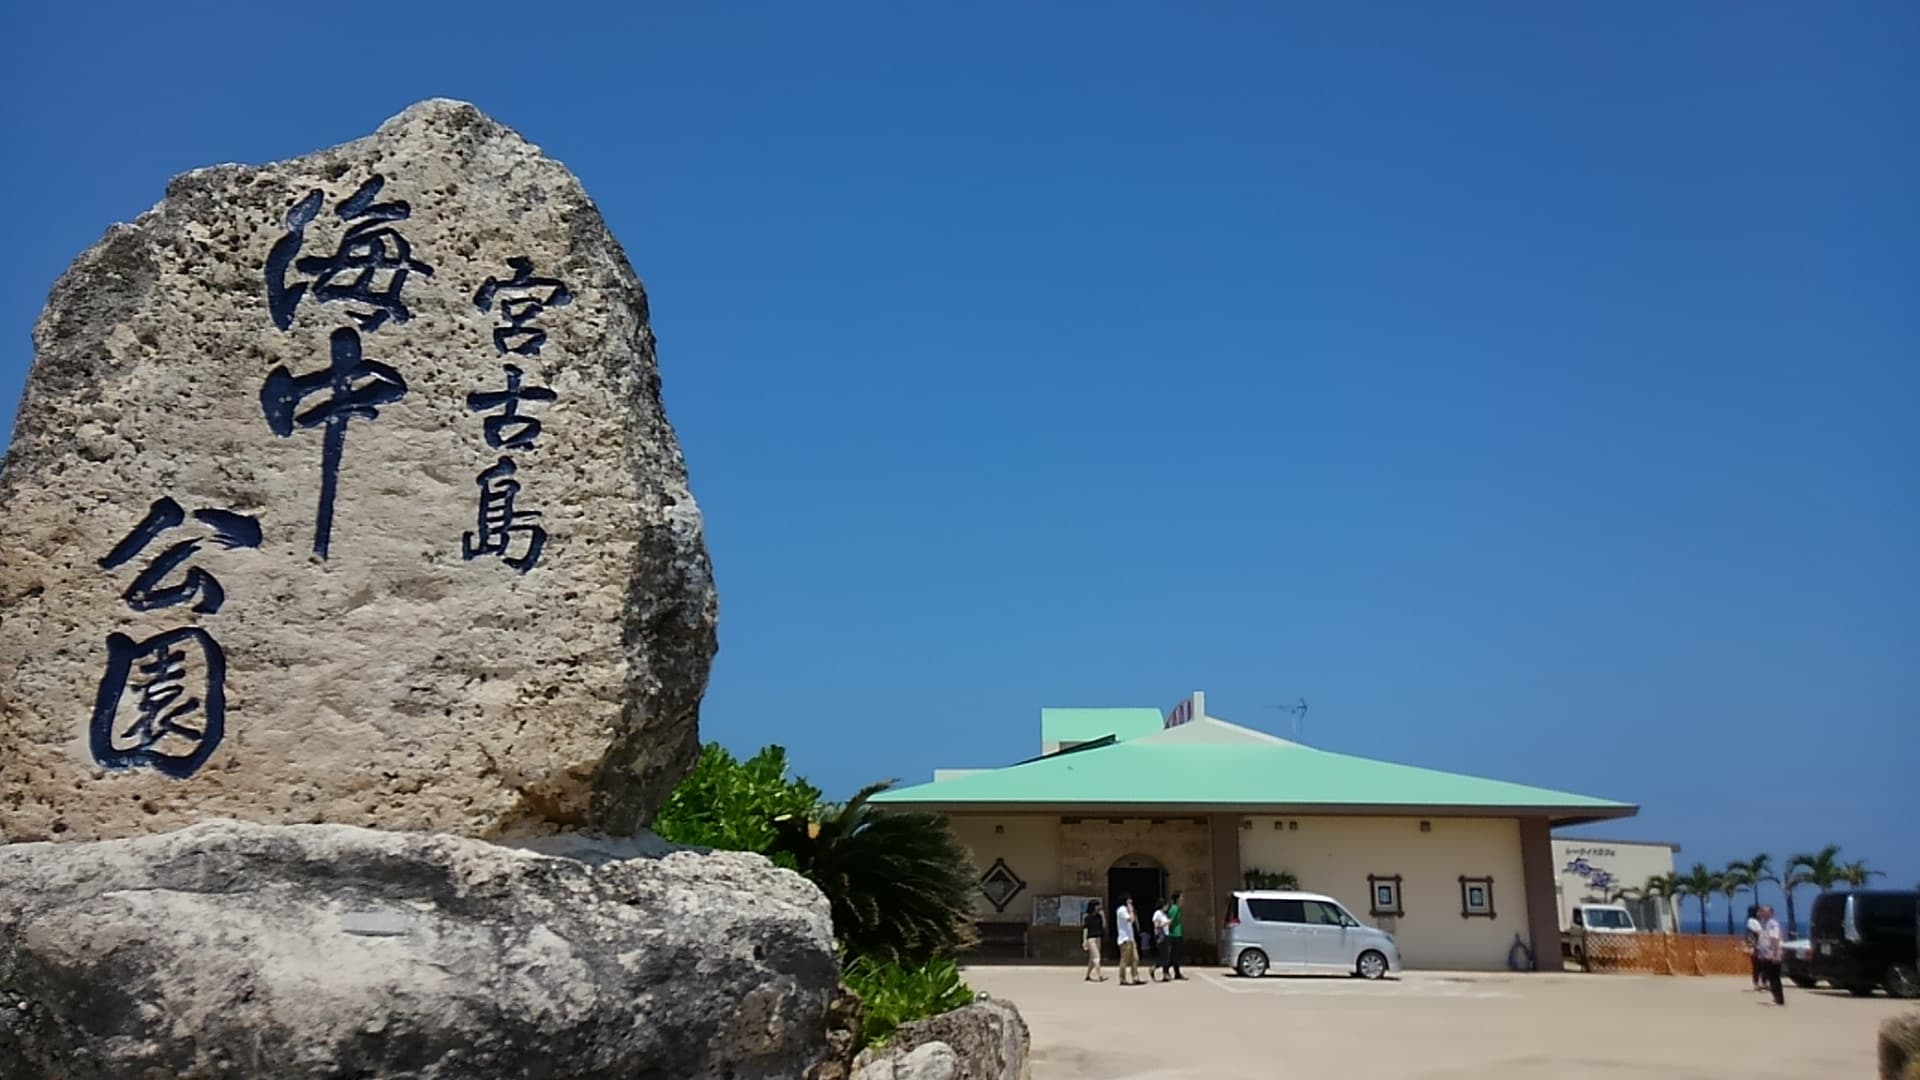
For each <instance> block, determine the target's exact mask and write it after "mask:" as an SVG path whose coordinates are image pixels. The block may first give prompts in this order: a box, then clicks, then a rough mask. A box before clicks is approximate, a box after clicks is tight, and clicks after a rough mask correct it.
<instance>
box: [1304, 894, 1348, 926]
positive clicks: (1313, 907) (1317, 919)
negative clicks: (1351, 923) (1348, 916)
mask: <svg viewBox="0 0 1920 1080" xmlns="http://www.w3.org/2000/svg"><path fill="white" fill-rule="evenodd" d="M1302 903H1303V904H1304V905H1305V907H1306V916H1307V917H1306V921H1307V922H1308V923H1309V924H1311V925H1313V926H1340V925H1342V924H1343V923H1344V922H1345V920H1343V919H1342V918H1340V912H1339V909H1337V908H1335V907H1334V906H1333V905H1332V904H1324V903H1321V902H1320V901H1318V900H1306V901H1302Z"/></svg>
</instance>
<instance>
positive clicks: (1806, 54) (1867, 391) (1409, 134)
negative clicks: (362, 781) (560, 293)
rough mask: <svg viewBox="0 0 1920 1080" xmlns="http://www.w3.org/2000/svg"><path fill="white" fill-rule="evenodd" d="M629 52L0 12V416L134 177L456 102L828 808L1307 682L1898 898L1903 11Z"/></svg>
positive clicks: (740, 714)
mask: <svg viewBox="0 0 1920 1080" xmlns="http://www.w3.org/2000/svg"><path fill="white" fill-rule="evenodd" d="M618 7H619V10H621V11H623V12H624V14H615V13H614V11H615V10H616V6H615V5H606V7H605V9H604V12H605V13H604V14H594V15H592V16H586V15H576V14H568V13H567V12H566V10H565V9H563V8H562V7H558V6H555V5H551V4H546V5H543V4H524V3H522V4H491V3H462V4H459V5H426V4H419V5H411V4H396V5H391V6H390V7H388V8H387V10H385V11H384V13H382V12H381V9H379V8H374V7H359V6H356V5H352V4H338V5H331V6H326V7H315V6H312V5H285V4H265V5H262V4H234V5H230V6H228V8H227V10H225V11H224V12H217V11H216V8H215V6H214V5H191V6H189V7H187V8H179V7H173V8H167V9H164V10H163V9H160V8H156V7H153V6H151V5H145V4H141V5H133V4H126V5H122V6H120V8H119V9H118V10H111V6H103V5H100V4H31V5H27V6H25V7H23V8H21V9H19V10H17V11H15V12H13V13H12V14H11V15H10V16H9V34H8V36H9V39H10V41H11V42H12V43H13V45H14V47H13V48H12V49H10V50H9V58H8V64H7V67H6V69H5V73H4V75H0V78H4V80H5V84H4V85H5V91H6V92H5V94H4V95H0V97H4V101H5V105H4V108H5V110H6V121H7V132H8V137H9V145H8V151H7V156H8V161H9V168H8V169H7V170H6V171H5V173H4V180H0V184H4V191H5V195H6V200H5V205H6V207H7V220H8V223H9V229H8V233H9V236H8V247H9V251H8V256H9V257H8V258H7V259H6V260H5V262H4V264H0V330H3V331H4V336H3V340H4V345H0V400H4V401H5V402H6V403H8V404H9V406H10V405H11V403H12V402H13V401H15V400H16V399H17V395H18V392H19V387H20V384H21V382H22V380H23V379H24V378H25V373H26V369H27V366H28V364H29V361H30V355H31V348H30V344H29V341H28V337H27V335H28V330H29V327H30V326H31V323H32V320H33V318H34V316H35V314H36V312H37V310H38V308H39V306H40V304H41V302H42V301H43V299H44V298H45V296H46V292H47V288H48V286H49V285H50V284H51V283H52V281H53V280H54V278H55V277H56V276H57V275H58V274H59V273H60V271H61V270H62V269H63V268H64V267H65V265H66V264H67V262H68V261H69V260H70V259H71V258H72V257H73V256H74V255H75V254H76V253H78V252H79V251H80V250H81V249H82V248H84V247H85V246H86V245H87V244H89V243H91V242H92V241H93V240H94V239H96V238H97V237H98V236H99V235H100V233H101V231H102V230H103V229H104V228H105V226H106V225H107V224H108V223H109V222H111V221H115V220H124V219H128V218H131V217H133V216H134V215H136V214H138V213H139V212H141V211H142V210H144V209H146V208H147V207H148V206H149V205H151V204H152V203H153V202H155V201H156V200H157V199H159V197H160V195H161V193H162V189H163V187H164V185H165V183H166V182H167V179H168V178H169V177H170V176H172V175H173V174H175V173H178V172H180V171H182V170H185V169H188V168H191V167H194V166H198V165H203V164H208V163H212V162H218V161H230V160H240V161H252V162H258V161H265V160H269V159H273V158H277V157H284V156H289V155H294V154H299V153H302V152H305V151H308V150H311V149H314V148H317V147H320V146H324V145H328V144H331V143H334V142H337V141H340V140H344V139H348V138H351V137H354V136H357V135H360V134H363V133H365V132H367V131H369V130H371V129H372V128H373V127H374V126H375V125H377V124H378V123H379V122H380V121H381V120H383V119H384V118H386V117H387V116H388V115H390V114H392V113H394V112H397V111H399V110H400V109H401V108H403V107H405V106H406V105H407V104H408V103H410V102H412V101H414V100H416V99H418V98H422V97H427V96H433V95H445V96H452V97H459V98H466V99H469V100H472V101H474V102H476V103H478V104H479V105H480V106H481V107H483V108H484V109H486V110H488V111H489V112H491V113H492V114H493V115H495V116H496V117H498V118H500V119H501V120H503V121H505V122H506V123H508V124H511V125H513V126H514V127H516V128H518V129H520V130H521V131H522V132H524V133H525V134H526V135H527V136H528V137H529V138H531V139H532V140H534V141H535V142H537V143H540V144H541V145H543V146H544V147H545V148H546V149H547V150H548V151H550V152H551V153H553V154H554V155H556V156H558V157H560V158H562V159H563V160H565V161H566V162H567V163H568V164H570V165H571V166H572V167H573V168H574V169H575V170H576V171H577V172H578V173H579V174H580V176H581V177H582V178H583V179H584V181H585V183H586V185H587V187H588V189H589V190H590V191H591V192H592V193H593V194H594V196H595V197H596V198H597V199H598V200H599V202H600V205H601V206H602V208H603V209H604V210H605V212H606V216H607V218H608V219H609V221H610V222H611V223H612V225H613V227H614V229H615V231H616V232H617V233H618V235H619V236H620V238H621V239H622V241H623V242H624V243H625V244H626V247H627V250H628V251H629V252H630V254H631V255H632V258H633V262H634V264H635V266H636V267H638V268H639V270H640V272H641V274H642V276H643V277H644V278H645V279H646V283H647V286H648V290H649V293H650V294H651V297H652V301H653V312H654V318H655V328H656V330H657V331H658V333H659V337H660V347H661V358H662V367H663V371H664V376H665V384H666V395H667V404H668V408H669V411H670V413H671V416H672V418H673V420H674V422H675V423H676V424H677V425H678V427H679V430H680V435H681V438H682V441H683V442H684V444H685V448H686V453H687V460H688V462H689V463H690V465H691V468H692V473H693V482H694V488H695V492H696V494H697V495H698V497H699V498H700V501H701V504H702V505H703V507H704V508H705V511H706V514H707V522H708V528H709V538H710V541H711V543H712V548H713V556H714V562H715V565H716V568H717V573H718V577H719V583H720V590H721V613H722V614H721V642H722V651H721V654H720V657H719V659H718V662H717V665H716V667H715V669H714V673H713V683H712V689H711V693H710V695H709V697H708V699H707V706H706V711H705V728H704V729H705V731H706V733H707V734H708V735H709V736H710V737H713V738H717V739H719V740H721V741H723V742H725V743H727V744H729V745H730V746H732V747H735V748H737V749H741V750H750V749H752V748H754V747H757V746H758V745H760V744H762V743H766V742H770V741H778V742H782V743H784V744H786V745H788V746H789V747H790V748H791V750H792V753H793V756H794V759H795V761H796V762H797V764H798V766H799V768H800V769H801V770H802V771H804V772H805V773H807V774H808V775H810V776H811V777H812V778H813V779H815V780H816V781H817V782H819V783H821V784H822V785H823V786H824V787H826V788H827V789H828V790H829V791H832V792H841V793H844V792H847V791H850V790H851V789H852V788H854V787H855V786H857V785H858V784H860V783H861V782H863V781H865V780H868V779H871V778H879V777H884V776H894V775H898V776H902V777H906V778H909V779H924V778H925V776H926V774H927V772H928V770H930V769H931V768H933V767H934V766H936V765H967V764H975V765H979V764H996V763H1002V762H1006V761H1010V760H1014V759H1016V758H1019V757H1022V756H1025V755H1026V754H1028V753H1030V752H1032V751H1033V750H1035V749H1036V744H1037V739H1038V731H1037V724H1038V711H1039V709H1040V707H1041V706H1043V705H1066V704H1108V705H1140V704H1146V705H1158V706H1163V707H1164V706H1166V705H1169V704H1171V703H1172V702H1173V701H1174V700H1175V699H1176V698H1177V697H1179V696H1180V695H1182V694H1184V693H1185V692H1187V691H1189V690H1191V689H1194V688H1196V687H1199V688H1203V689H1205V690H1206V691H1207V692H1208V695H1209V697H1208V700H1209V703H1210V705H1211V706H1212V708H1211V710H1210V711H1212V712H1213V713H1214V714H1215V715H1219V716H1222V717H1225V718H1228V719H1232V720H1236V721H1241V722H1248V723H1252V724H1254V725H1256V726H1263V727H1268V728H1271V729H1275V730H1281V731H1284V730H1285V724H1286V720H1285V718H1284V717H1283V716H1282V715H1281V714H1280V713H1278V712H1275V711H1271V710H1268V709H1266V708H1265V706H1268V705H1270V704H1277V703H1281V702H1291V701H1293V700H1295V699H1297V698H1300V697H1305V698H1306V699H1307V700H1308V701H1309V702H1310V703H1311V712H1310V714H1309V717H1308V724H1307V730H1306V731H1305V733H1304V734H1305V738H1306V739H1307V741H1309V742H1313V743H1315V744H1318V745H1321V746H1324V747H1327V748H1330V749H1334V750H1340V751H1346V752H1352V753H1359V754H1366V755H1372V756H1378V757H1383V758H1389V759H1394V760H1401V761H1408V762H1413V763H1417V764H1422V765H1429V766H1435V767H1439V768H1446V769H1455V770H1461V771H1465V772H1471V773H1476V774H1482V775H1490V776H1497V777H1503V778H1509V779H1513V780H1519V781H1524V782H1528V783H1536V784H1542V785H1546V786H1553V787H1562V788H1567V789H1572V790H1576V791H1582V792H1589V793H1592V794H1596V795H1602V796H1607V797H1612V798H1618V799H1624V800H1631V801H1634V802H1638V803H1641V804H1643V805H1644V807H1645V810H1644V812H1643V814H1642V815H1641V816H1640V817H1639V818H1638V819H1635V820H1633V821H1630V822H1627V823H1625V824H1620V825H1616V826H1611V827H1609V828H1608V829H1607V830H1605V831H1607V832H1610V833H1616V834H1626V835H1629V836H1639V837H1650V838H1660V839H1672V840H1677V841H1680V842H1682V843H1683V844H1684V845H1685V846H1686V850H1685V852H1683V854H1682V856H1681V858H1682V861H1683V862H1686V861H1691V860H1692V859H1694V858H1696V857H1697V858H1701V859H1705V860H1707V861H1709V862H1713V863H1720V862H1724V861H1725V860H1727V859H1729V858H1733V857H1740V856H1745V855H1748V854H1751V853H1752V852H1755V851H1760V850H1768V851H1772V852H1775V853H1778V854H1785V853H1786V852H1787V851H1789V850H1791V849H1796V848H1806V847H1814V846H1818V845H1820V844H1822V843H1825V842H1829V841H1832V842H1837V843H1840V844H1843V845H1844V846H1845V848H1846V854H1847V855H1850V856H1861V857H1866V858H1868V859H1869V860H1871V861H1873V862H1874V863H1875V864H1877V865H1880V866H1883V867H1884V868H1886V869H1888V870H1890V871H1893V872H1894V875H1895V877H1896V878H1898V879H1900V880H1901V881H1903V882H1912V881H1914V880H1915V879H1920V842H1916V840H1915V838H1914V834H1913V831H1912V822H1913V820H1914V817H1915V814H1916V809H1915V807H1916V803H1915V790H1916V786H1920V785H1916V780H1915V777H1916V768H1917V767H1920V484H1916V482H1915V475H1916V471H1917V470H1920V209H1917V208H1920V123H1915V108H1916V105H1920V66H1916V64H1915V63H1914V60H1913V58H1914V56H1915V55H1916V54H1920V7H1916V6H1915V5H1913V4H1911V3H1903V2H1902V3H1864V2H1862V3H1847V4H1840V5H1815V4H1805V3H1800V4H1778V3H1748V2H1740V3H1705V2H1702V3H1687V4H1650V3H1649V4H1629V5H1618V4H1597V3H1596V4H1585V5H1552V4H1550V5H1542V4H1538V3H1503V4H1444V5H1442V4H1428V3H1413V4H1399V5H1389V4H1364V5H1353V4H1327V5H1321V6H1316V7H1299V6H1287V5H1278V4H1246V5H1240V6H1235V5H1227V4H1215V5H1202V6H1201V9H1200V10H1199V11H1184V12H1176V8H1175V7H1174V6H1170V5H1165V4H1142V3H1134V4H1126V3H1122V4H1111V3H1103V4H1087V5H1071V4H1041V5H1036V4H1013V5H993V4H989V5H974V6H971V7H967V8H964V9H962V8H956V7H952V6H950V5H948V6H940V5H901V4H878V3H874V4H813V5H793V4H767V5H755V4H680V5H658V4H655V5H620V6H618ZM5 411H6V412H7V413H9V414H10V413H11V411H12V410H11V407H9V408H7V409H6V410H5Z"/></svg>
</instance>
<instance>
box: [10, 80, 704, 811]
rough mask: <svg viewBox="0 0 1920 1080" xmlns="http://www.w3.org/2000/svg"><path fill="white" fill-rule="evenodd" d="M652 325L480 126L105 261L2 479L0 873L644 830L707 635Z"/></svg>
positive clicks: (399, 132) (465, 117)
mask: <svg viewBox="0 0 1920 1080" xmlns="http://www.w3.org/2000/svg"><path fill="white" fill-rule="evenodd" d="M646 320H647V312H646V303H645V298H644V295H643V294H642V292H641V290H640V285H639V282H638V280H637V279H636V278H635V277H634V274H633V271H632V269H631V268H630V267H629V266H628V264H627V262H626V259H625V256H624V255H623V254H622V252H621V251H620V249H619V246H618V245H617V244H616V243H615V242H614V240H613V239H612V237H611V236H610V235H609V234H608V233H607V231H606V229H605V226H604V225H603V224H602V222H601V220H600V216H599V214H598V212H597V211H596V210H595V208H594V206H593V204H592V202H591V201H590V200H589V199H588V198H587V197H586V195H585V193H584V192H583V191H582V189H581V188H580V186H579V183H578V182H577V181H576V180H575V179H574V178H573V177H572V175H571V174H569V173H568V172H567V171H566V169H565V168H564V167H563V166H561V165H560V164H559V163H557V162H555V161H553V160H552V159H550V158H547V157H545V156H543V155H541V154H540V153H539V151H538V150H537V149H535V148H534V147H532V146H530V145H529V144H527V143H526V142H524V141H522V140H521V139H520V138H519V136H517V135H515V134H514V133H513V132H511V131H509V130H507V129H505V128H503V127H501V126H499V125H498V124H496V123H494V122H493V121H491V120H489V119H487V118H486V117H484V116H483V115H481V114H480V113H479V112H478V111H477V110H475V109H473V108H472V107H471V106H467V105H462V104H459V103H455V102H444V101H436V102H427V103H423V104H422V105H419V106H416V107H414V108H413V109H410V110H408V111H407V112H406V113H403V114H402V115H400V116H399V117H396V118H395V119H394V120H392V121H390V122H389V123H388V124H386V125H385V126H383V127H382V128H381V129H380V131H379V132H378V133H376V134H375V135H373V136H370V137H369V138H366V139H363V140H360V141H358V142H355V143H350V144H347V145H345V146H341V147H337V148H334V149H332V150H327V151H322V152H320V153H317V154H314V155H311V156H309V157H306V158H301V159H297V160H294V161H288V162H281V163H277V164H274V165H268V166H264V167H261V168H249V167H242V166H219V167H216V168H211V169H205V170H200V171H197V172H194V173H190V174H188V175H186V176H183V177H180V178H178V179H177V180H176V181H175V182H174V183H173V184H172V185H171V186H170V187H169V190H168V194H167V198H166V199H165V201H163V202H162V203H161V204H160V205H158V206H157V207H155V208H154V209H153V210H152V211H150V212H149V213H147V214H145V215H143V216H142V217H141V218H140V219H139V220H138V221H136V222H134V223H133V224H131V225H124V226H115V227H114V228H113V229H112V230H110V231H109V232H108V234H107V236H106V237H105V238H104V239H103V240H102V241H101V242H100V243H99V244H98V245H96V246H95V247H94V248H93V249H91V250H90V251H88V252H87V253H85V254H84V255H82V256H81V257H80V259H79V260H78V261H76V263H75V264H74V266H73V268H72V269H71V270H69V271H68V273H67V274H66V275H65V276H64V277H63V278H62V279H61V281H60V282H59V284H57V285H56V286H55V288H54V291H53V294H52V296H51V298H50V299H49V302H48V306H47V310H46V312H45V313H44V314H43V316H42V318H41V321H40V323H39V325H38V326H37V328H36V330H35V335H34V336H35V347H36V356H35V364H34V368H33V371H32V374H31V376H30V378H29V383H28V386H27V390H26V394H25V396H24V398H23V400H22V402H21V406H20V411H19V415H18V420H17V422H16V425H15V435H14V441H13V445H12V446H11V448H10V449H9V452H8V456H7V458H6V460H5V462H4V465H3V466H0V529H4V530H5V536H6V537H7V541H6V551H5V554H4V557H3V559H0V691H4V693H0V840H27V839H42V838H52V839H82V838H95V837H106V836H116V835H126V834H130V833H139V832H152V831H159V830H163V829H167V828H174V827H178V826H179V825H182V824H186V823H188V822H190V821H193V820H197V819H200V818H204V817H213V816H220V817H238V818H243V819H251V820H256V821H263V822H307V821H327V822H341V823H348V824H359V825H373V826H379V827H386V828H404V829H435V830H444V831H452V832H461V833H467V834H470V835H480V836H498V835H511V834H519V833H538V832H547V831H553V830H556V829H563V828H571V827H585V826H591V827H596V828H601V829H608V830H614V831H622V830H626V829H630V828H633V827H635V826H637V825H639V824H641V823H643V822H644V821H645V820H646V818H647V817H649V816H650V815H651V812H652V809H653V807H654V806H656V805H657V804H658V803H659V802H660V800H661V799H663V798H664V797H665V794H666V792H667V790H669V789H670V787H671V785H672V783H673V781H674V780H676V779H677V778H678V777H679V775H681V774H682V773H683V772H684V771H685V769H686V768H687V767H688V766H689V765H690V764H691V761H692V758H693V754H694V752H695V750H696V743H697V734H696V731H695V721H696V715H697V708H698V703H699V698H700V694H701V692H702V690H703V688H704V685H705V680H706V673H707V666H708V663H709V661H710V658H711V656H712V652H713V647H714V645H713V641H714V637H713V634H714V618H715V606H714V597H713V591H712V583H711V577H710V574H709V571H708V567H707V560H706V554H705V548H704V543H703V540H702V536H701V522H700V517H699V513H698V511H697V510H696V509H695V507H694V504H693V501H692V498H691V496H690V495H689V493H688V491H687V487H686V477H685V469H684V466H683V464H682V462H681V458H680V453H679V449H678V447H677V445H676V443H675V441H674V437H673V433H672V430H671V428H670V427H669V426H668V425H667V422H666V419H665V416H664V414H663V412H662V409H661V405H660V395H659V377H658V374H657V371H656V368H655V364H654V355H653V339H652V335H651V333H650V332H649V330H648V328H647V321H646Z"/></svg>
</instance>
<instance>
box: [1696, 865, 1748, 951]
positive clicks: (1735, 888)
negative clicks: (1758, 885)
mask: <svg viewBox="0 0 1920 1080" xmlns="http://www.w3.org/2000/svg"><path fill="white" fill-rule="evenodd" d="M1718 876H1719V878H1720V887H1719V888H1718V889H1716V890H1715V891H1716V892H1718V893H1719V894H1720V895H1721V896H1724V897H1726V898H1727V936H1728V937H1732V936H1733V898H1734V896H1735V895H1736V894H1738V893H1739V892H1740V890H1742V889H1750V888H1752V887H1753V871H1752V870H1751V869H1749V868H1748V867H1747V864H1746V863H1744V862H1741V861H1739V860H1738V859H1736V860H1734V861H1733V862H1730V863H1728V864H1727V868H1726V869H1725V870H1722V871H1720V873H1719V875H1718ZM1701 929H1702V930H1705V929H1706V927H1704V926H1702V927H1701Z"/></svg>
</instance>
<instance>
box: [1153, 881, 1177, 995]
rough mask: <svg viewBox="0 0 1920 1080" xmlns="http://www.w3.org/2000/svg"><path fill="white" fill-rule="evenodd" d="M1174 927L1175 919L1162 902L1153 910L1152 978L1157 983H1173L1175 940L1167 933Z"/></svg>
mask: <svg viewBox="0 0 1920 1080" xmlns="http://www.w3.org/2000/svg"><path fill="white" fill-rule="evenodd" d="M1172 927H1173V918H1172V917H1171V916H1169V915H1168V914H1167V905H1166V903H1165V902H1164V901H1163V902H1160V903H1157V904H1155V905H1154V908H1153V946H1154V949H1153V951H1154V957H1153V971H1152V972H1151V974H1150V976H1149V977H1151V978H1153V979H1154V980H1156V981H1160V982H1172V981H1173V938H1171V937H1169V936H1168V934H1167V931H1168V930H1169V929H1171V928H1172Z"/></svg>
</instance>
